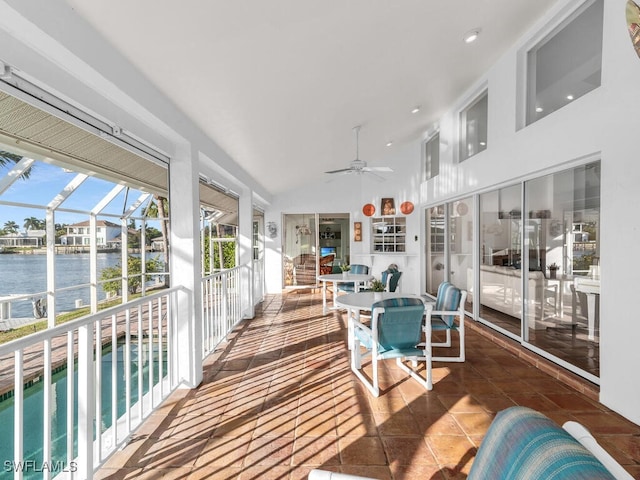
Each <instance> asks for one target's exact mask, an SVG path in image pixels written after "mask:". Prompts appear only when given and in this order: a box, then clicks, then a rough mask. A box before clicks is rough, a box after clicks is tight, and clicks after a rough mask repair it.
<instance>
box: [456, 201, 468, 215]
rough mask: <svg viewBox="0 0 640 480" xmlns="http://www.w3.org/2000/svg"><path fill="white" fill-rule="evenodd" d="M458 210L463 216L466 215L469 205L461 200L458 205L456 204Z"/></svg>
mask: <svg viewBox="0 0 640 480" xmlns="http://www.w3.org/2000/svg"><path fill="white" fill-rule="evenodd" d="M456 212H457V213H458V215H460V216H461V217H464V216H465V215H466V214H467V213H468V212H469V207H467V204H466V203H464V202H459V203H458V205H457V206H456Z"/></svg>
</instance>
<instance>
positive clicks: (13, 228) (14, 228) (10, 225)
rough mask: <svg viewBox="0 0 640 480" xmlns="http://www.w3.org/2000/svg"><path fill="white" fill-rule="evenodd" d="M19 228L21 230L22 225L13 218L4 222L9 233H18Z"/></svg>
mask: <svg viewBox="0 0 640 480" xmlns="http://www.w3.org/2000/svg"><path fill="white" fill-rule="evenodd" d="M18 230H20V227H19V226H18V224H17V223H16V222H14V221H13V220H9V221H8V222H5V223H4V231H5V232H7V233H18Z"/></svg>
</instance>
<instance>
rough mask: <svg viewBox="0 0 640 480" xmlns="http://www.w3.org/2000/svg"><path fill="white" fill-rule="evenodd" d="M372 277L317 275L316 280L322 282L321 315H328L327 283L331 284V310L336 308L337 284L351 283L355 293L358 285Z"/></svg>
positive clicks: (361, 275)
mask: <svg viewBox="0 0 640 480" xmlns="http://www.w3.org/2000/svg"><path fill="white" fill-rule="evenodd" d="M373 278H374V277H373V275H368V274H363V273H347V274H344V273H329V274H326V275H319V276H318V280H319V281H321V282H322V314H323V315H326V314H327V313H328V308H327V283H333V309H336V308H338V305H337V303H336V298H337V297H338V295H337V292H338V284H339V283H353V289H354V291H355V292H358V291H359V290H360V285H363V284H365V283H367V282H370V281H371V280H373Z"/></svg>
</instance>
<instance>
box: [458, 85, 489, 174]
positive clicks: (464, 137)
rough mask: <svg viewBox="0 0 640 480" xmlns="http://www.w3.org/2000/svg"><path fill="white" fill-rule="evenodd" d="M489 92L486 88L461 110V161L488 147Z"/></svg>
mask: <svg viewBox="0 0 640 480" xmlns="http://www.w3.org/2000/svg"><path fill="white" fill-rule="evenodd" d="M488 100H489V92H488V91H487V90H485V91H484V92H483V93H482V94H481V95H480V96H479V97H478V98H476V99H475V100H474V101H473V102H472V103H471V104H470V105H469V106H468V107H467V108H465V109H464V110H462V112H460V146H459V147H460V161H461V162H463V161H464V160H467V159H468V158H471V157H472V156H474V155H475V154H477V153H480V152H482V151H483V150H486V148H487V123H488V119H487V108H488V103H489V102H488Z"/></svg>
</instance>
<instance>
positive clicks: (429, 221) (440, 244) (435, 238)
mask: <svg viewBox="0 0 640 480" xmlns="http://www.w3.org/2000/svg"><path fill="white" fill-rule="evenodd" d="M425 215H426V217H425V225H426V228H427V235H426V238H427V245H426V249H427V255H426V262H427V265H426V268H425V272H426V278H425V284H426V291H427V293H428V294H429V295H433V296H434V297H435V296H436V294H437V293H438V286H439V285H440V283H442V282H444V281H445V280H446V278H445V273H446V270H445V264H446V263H445V260H446V252H445V246H446V236H445V235H446V232H445V221H446V217H445V206H444V205H438V206H435V207H432V208H428V209H427V210H426V211H425Z"/></svg>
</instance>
